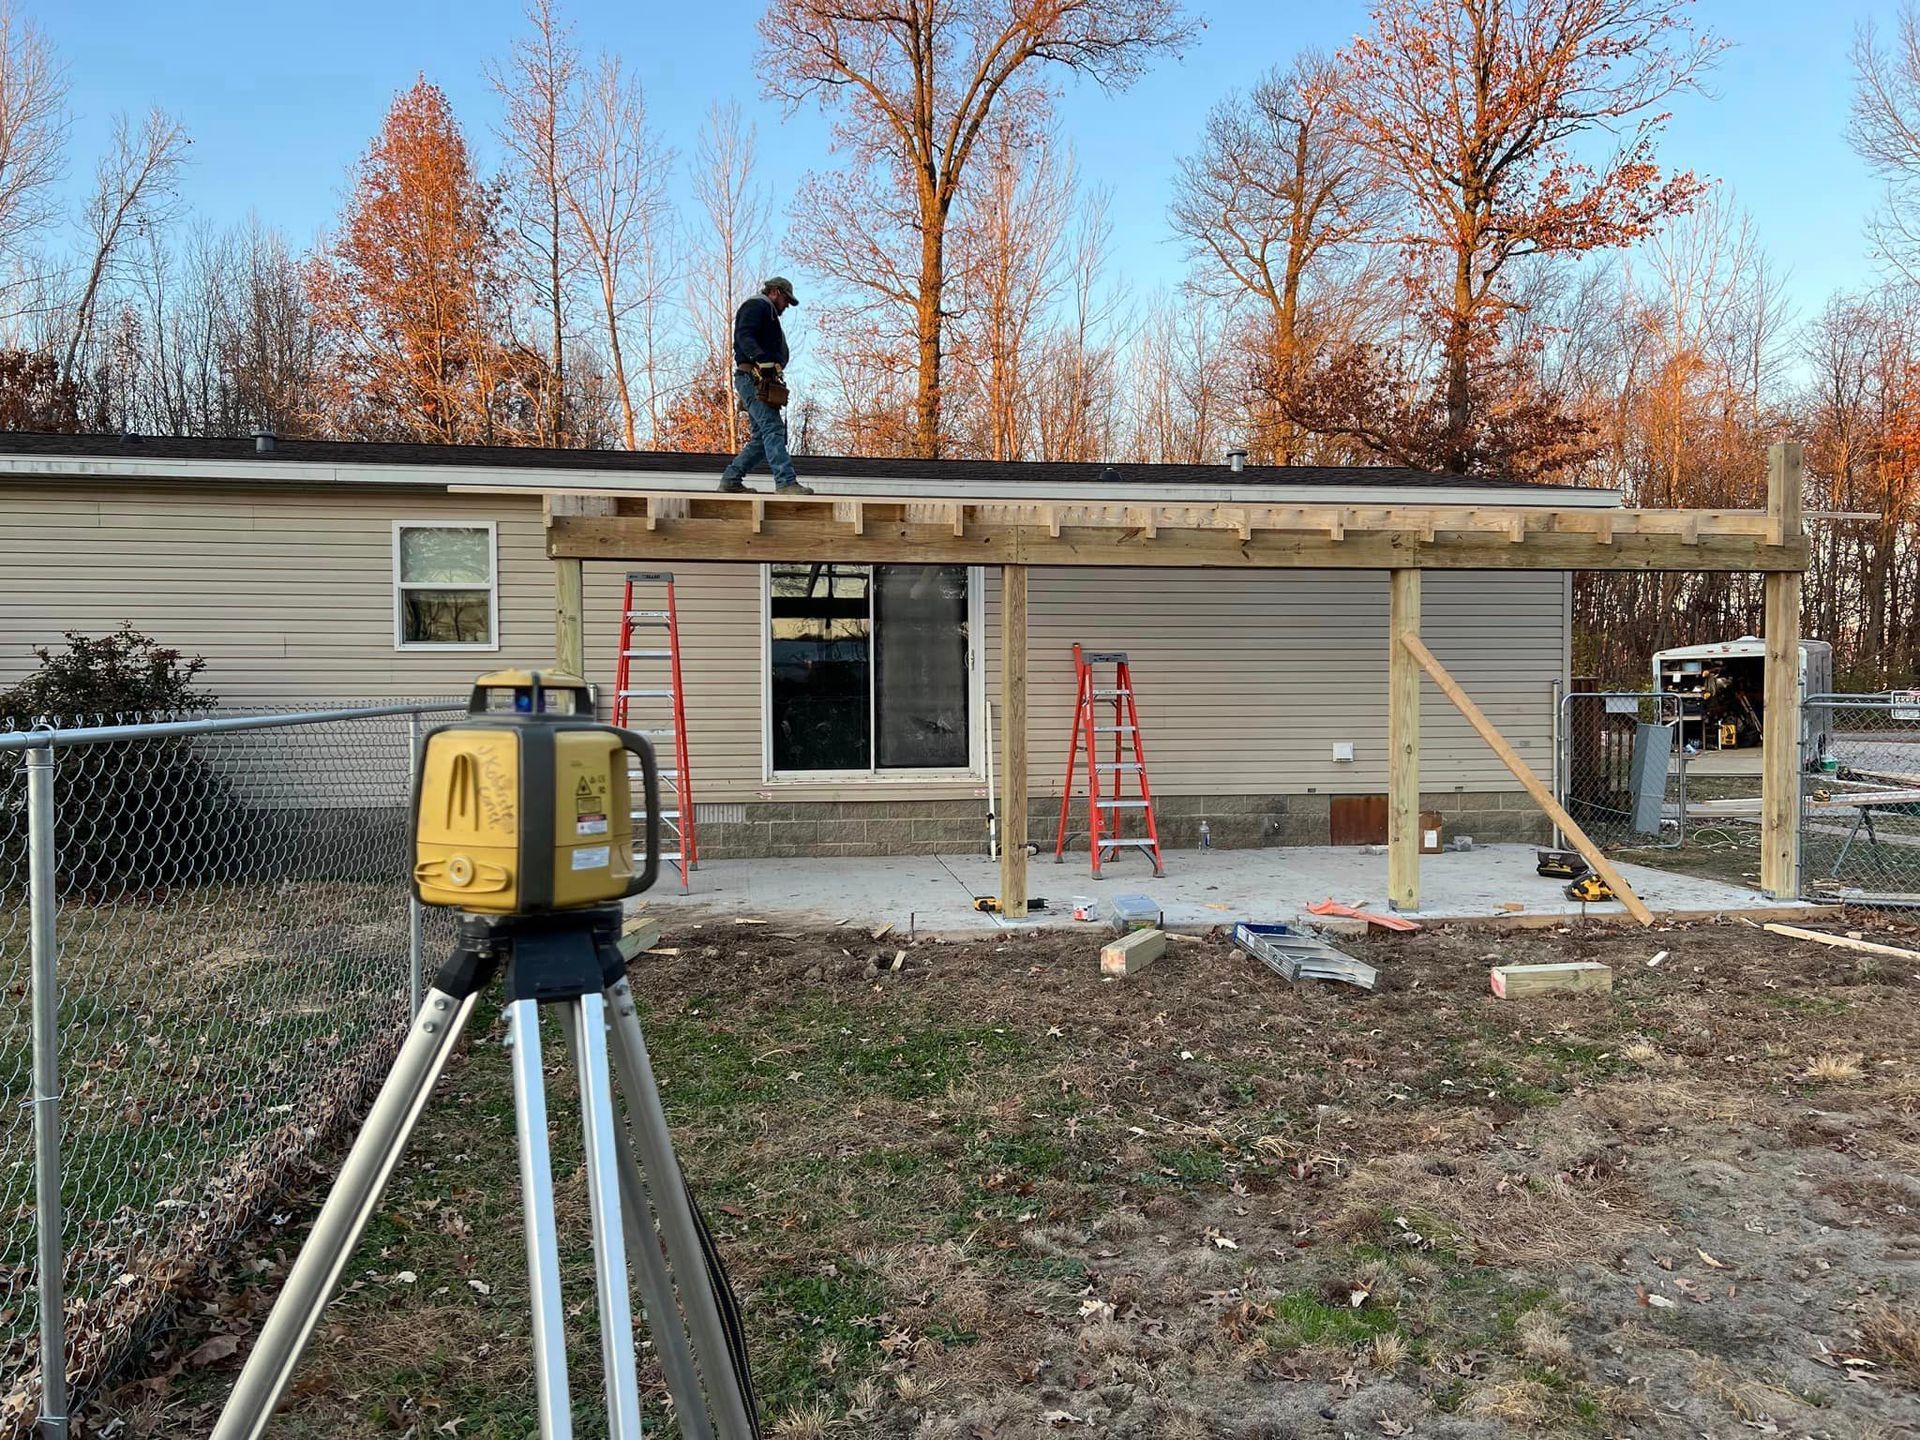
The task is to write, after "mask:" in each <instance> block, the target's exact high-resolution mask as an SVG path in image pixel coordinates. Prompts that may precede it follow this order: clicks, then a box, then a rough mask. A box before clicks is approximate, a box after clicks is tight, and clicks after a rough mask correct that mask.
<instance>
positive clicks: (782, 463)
mask: <svg viewBox="0 0 1920 1440" xmlns="http://www.w3.org/2000/svg"><path fill="white" fill-rule="evenodd" d="M733 393H734V394H736V395H738V396H739V397H740V408H741V409H743V410H745V411H746V412H747V423H748V424H749V425H750V426H752V428H753V434H752V435H751V436H749V437H748V439H747V443H746V444H745V445H742V446H741V447H740V453H739V454H738V455H736V456H734V457H733V463H732V464H731V465H729V466H727V468H726V471H725V473H724V474H723V475H722V476H721V477H720V478H721V479H722V480H724V481H726V482H727V483H728V484H731V483H732V482H734V481H735V480H738V479H739V478H740V477H741V476H743V475H745V474H746V473H747V472H748V471H749V470H751V469H753V467H754V466H756V465H758V464H759V463H760V462H761V461H762V460H764V461H766V463H767V468H768V469H769V470H771V471H772V472H773V483H774V486H775V487H776V488H777V489H781V490H784V489H786V488H787V487H788V486H789V485H793V484H797V483H798V481H797V478H796V477H795V475H794V473H793V458H792V457H791V456H790V455H788V454H787V419H786V416H784V415H782V414H781V413H780V412H779V411H778V410H776V409H775V408H774V407H773V406H771V405H769V404H767V403H766V401H764V400H762V399H761V398H760V397H759V396H758V395H757V394H755V393H754V389H753V377H752V376H751V375H748V374H745V373H743V372H741V371H738V370H736V371H734V372H733Z"/></svg>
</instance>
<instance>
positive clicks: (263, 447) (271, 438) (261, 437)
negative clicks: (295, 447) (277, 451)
mask: <svg viewBox="0 0 1920 1440" xmlns="http://www.w3.org/2000/svg"><path fill="white" fill-rule="evenodd" d="M279 438H280V437H279V436H278V435H275V434H274V433H273V431H271V430H256V431H254V432H253V453H254V454H256V455H271V454H272V453H273V447H274V445H275V444H276V443H277V442H278V441H279Z"/></svg>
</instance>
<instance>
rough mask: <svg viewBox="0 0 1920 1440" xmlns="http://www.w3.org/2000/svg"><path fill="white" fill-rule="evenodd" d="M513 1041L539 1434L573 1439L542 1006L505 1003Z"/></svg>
mask: <svg viewBox="0 0 1920 1440" xmlns="http://www.w3.org/2000/svg"><path fill="white" fill-rule="evenodd" d="M507 1026H508V1031H509V1034H510V1035H511V1037H512V1042H513V1113H514V1122H515V1125H516V1127H517V1128H518V1130H519V1134H520V1208H521V1216H522V1221H523V1223H524V1224H525V1225H526V1227H527V1286H528V1291H529V1295H528V1298H529V1301H530V1303H531V1308H532V1311H533V1388H534V1396H535V1402H536V1405H537V1408H538V1410H539V1413H540V1437H541V1440H572V1436H573V1408H572V1404H571V1402H570V1400H569V1398H568V1395H567V1332H566V1312H565V1310H564V1308H563V1307H562V1304H561V1299H560V1244H559V1240H558V1239H557V1237H556V1234H555V1228H554V1226H555V1220H554V1211H553V1155H552V1149H551V1146H550V1144H549V1141H548V1138H547V1092H546V1077H545V1076H544V1075H543V1074H542V1073H541V1068H540V1006H539V1002H538V1001H534V1000H515V1001H514V1002H512V1003H511V1004H510V1005H508V1006H507Z"/></svg>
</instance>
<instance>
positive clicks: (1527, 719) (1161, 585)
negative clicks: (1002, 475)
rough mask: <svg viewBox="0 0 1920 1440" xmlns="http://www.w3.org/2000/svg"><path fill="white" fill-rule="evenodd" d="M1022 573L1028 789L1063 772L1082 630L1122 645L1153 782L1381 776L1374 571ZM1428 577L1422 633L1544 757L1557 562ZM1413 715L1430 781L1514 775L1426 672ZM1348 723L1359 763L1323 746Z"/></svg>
mask: <svg viewBox="0 0 1920 1440" xmlns="http://www.w3.org/2000/svg"><path fill="white" fill-rule="evenodd" d="M997 582H998V577H997V575H996V576H994V577H993V583H992V586H991V587H990V591H989V601H988V628H989V630H990V631H991V632H992V641H991V643H992V644H993V646H994V647H995V652H994V653H995V655H996V662H995V665H994V668H993V669H992V670H990V671H989V678H988V684H989V693H990V694H991V695H997V693H998V689H999V676H998V664H997V647H998V643H999V637H998V619H999V605H998V603H997V601H998V596H997ZM1027 583H1028V611H1029V614H1028V652H1029V670H1028V679H1027V691H1028V708H1029V716H1030V727H1029V736H1030V747H1031V748H1030V758H1029V762H1028V763H1029V772H1030V775H1029V780H1030V788H1031V790H1032V791H1033V792H1034V793H1035V794H1053V795H1057V794H1059V793H1060V787H1061V782H1062V780H1063V779H1064V777H1065V772H1066V763H1067V737H1068V735H1069V733H1070V730H1071V726H1072V722H1073V700H1074V675H1073V659H1072V651H1073V644H1074V642H1075V641H1079V642H1080V643H1081V645H1083V646H1084V647H1085V648H1087V649H1089V650H1124V651H1126V652H1127V655H1128V657H1129V661H1130V663H1131V667H1132V671H1133V680H1134V687H1135V691H1136V693H1137V695H1138V701H1139V708H1140V726H1141V730H1142V733H1143V737H1144V742H1145V747H1146V754H1147V766H1148V770H1149V772H1150V774H1151V777H1152V780H1153V787H1154V790H1155V791H1156V792H1157V793H1160V794H1166V795H1218V794H1282V793H1289V792H1292V793H1298V792H1301V791H1305V790H1308V789H1316V790H1319V791H1322V792H1325V793H1348V794H1351V793H1369V792H1383V791H1384V790H1385V789H1386V783H1387V709H1386V700H1387V670H1386V667H1387V650H1386V634H1387V577H1386V575H1385V574H1384V573H1381V572H1377V571H1364V570H1357V571H1340V570H1274V571H1264V572H1261V571H1229V570H1188V571H1155V572H1137V571H1127V570H1034V571H1031V572H1029V576H1028V582H1027ZM1424 588H1425V594H1424V606H1423V608H1424V626H1423V631H1424V638H1425V639H1426V641H1427V644H1428V645H1429V646H1430V647H1431V648H1432V650H1433V652H1434V654H1435V655H1436V656H1437V657H1439V659H1440V661H1441V663H1442V664H1444V665H1446V666H1447V668H1448V669H1449V670H1450V671H1451V672H1452V673H1453V674H1454V676H1455V677H1456V678H1457V679H1458V680H1459V681H1460V683H1461V684H1462V685H1463V686H1464V687H1465V688H1466V690H1467V692H1468V693H1469V694H1470V695H1472V696H1473V697H1474V699H1475V700H1476V701H1477V702H1478V703H1479V704H1480V706H1481V708H1482V709H1484V710H1485V711H1486V712H1487V715H1488V716H1489V718H1491V719H1492V721H1493V722H1494V724H1495V725H1497V726H1499V727H1500V729H1501V731H1502V733H1503V734H1505V735H1506V737H1507V738H1508V739H1509V740H1510V741H1512V743H1513V745H1514V746H1515V748H1516V749H1517V750H1518V751H1519V752H1520V754H1521V755H1522V756H1524V757H1526V758H1527V760H1529V761H1530V762H1531V763H1532V765H1533V766H1534V768H1535V769H1536V770H1537V771H1538V772H1539V773H1540V774H1542V775H1546V774H1548V773H1549V772H1550V770H1551V761H1550V758H1549V756H1550V752H1551V749H1552V715H1553V705H1552V694H1551V687H1552V683H1553V681H1554V680H1555V679H1557V678H1561V677H1562V676H1563V675H1564V671H1565V665H1566V644H1567V630H1566V626H1567V613H1566V610H1567V607H1566V584H1565V581H1564V578H1563V577H1562V576H1560V575H1559V574H1555V573H1531V574H1530V573H1526V572H1505V571H1501V572H1483V571H1429V572H1428V573H1427V575H1426V577H1425V587H1424ZM1421 720H1422V725H1421V732H1422V733H1421V738H1422V747H1421V762H1422V784H1423V787H1424V788H1425V789H1426V790H1428V791H1440V790H1452V789H1456V788H1458V789H1465V790H1481V791H1484V790H1505V789H1518V788H1519V786H1518V784H1517V782H1516V781H1515V780H1514V779H1513V777H1512V776H1511V775H1510V774H1508V773H1507V770H1506V768H1505V767H1504V766H1502V765H1501V764H1500V762H1499V761H1498V760H1497V759H1495V758H1494V756H1493V754H1492V752H1491V751H1489V750H1488V749H1487V747H1486V746H1485V745H1484V744H1483V743H1482V742H1481V740H1480V738H1479V737H1478V736H1477V735H1475V734H1474V733H1473V731H1472V729H1471V728H1470V727H1469V726H1468V725H1467V723H1466V721H1465V720H1464V719H1462V718H1461V716H1460V715H1459V713H1458V712H1457V711H1455V710H1454V708H1453V706H1452V705H1450V704H1449V703H1448V702H1447V700H1446V697H1445V696H1443V695H1441V694H1440V693H1439V692H1438V691H1437V690H1435V689H1434V688H1433V686H1432V685H1431V684H1425V685H1423V687H1422V695H1421ZM1341 740H1351V741H1352V742H1353V747H1354V759H1353V761H1352V763H1345V762H1337V761H1335V760H1334V759H1333V746H1334V743H1335V742H1336V741H1341ZM1080 783H1082V784H1084V783H1085V782H1084V777H1082V779H1081V782H1080Z"/></svg>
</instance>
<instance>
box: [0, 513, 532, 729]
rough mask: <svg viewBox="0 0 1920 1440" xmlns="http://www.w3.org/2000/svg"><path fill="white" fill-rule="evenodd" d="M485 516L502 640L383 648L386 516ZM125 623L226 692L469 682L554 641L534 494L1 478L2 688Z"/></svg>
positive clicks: (366, 690)
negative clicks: (225, 488) (92, 484)
mask: <svg viewBox="0 0 1920 1440" xmlns="http://www.w3.org/2000/svg"><path fill="white" fill-rule="evenodd" d="M407 520H426V521H437V522H439V521H474V522H478V521H485V520H494V521H497V522H498V531H497V535H498V554H499V574H498V577H497V579H498V584H499V592H498V594H499V606H500V615H499V639H500V647H499V649H498V650H497V651H495V650H489V649H485V648H479V647H476V648H474V649H471V650H443V651H422V650H396V649H395V648H394V592H393V526H394V522H395V521H407ZM123 620H126V621H131V622H132V623H133V625H134V627H135V628H136V629H139V630H143V631H145V632H146V633H148V634H150V635H152V636H153V637H154V638H155V639H158V640H160V641H162V642H164V643H166V644H168V645H172V646H175V647H177V648H178V649H181V650H184V651H186V652H187V653H189V654H198V655H204V656H205V657H206V658H207V661H208V665H207V669H206V671H205V672H204V674H203V675H202V677H201V679H202V683H204V684H206V685H207V686H209V687H210V688H211V689H213V690H214V692H215V693H217V694H218V695H219V696H220V698H221V700H222V701H223V702H224V703H226V704H228V705H235V706H246V705H286V704H291V703H294V702H307V701H317V700H344V701H355V700H374V699H386V698H392V697H398V696H416V695H448V694H455V693H464V692H465V690H466V688H467V686H468V685H469V684H471V683H472V680H473V677H474V675H475V674H476V673H477V672H479V671H481V670H485V669H491V668H496V667H498V666H500V665H502V664H522V663H531V662H535V661H539V660H541V659H543V658H544V659H545V660H546V661H548V662H549V663H550V662H551V659H552V652H553V582H552V579H551V573H550V567H549V564H548V562H547V560H546V557H545V549H544V537H543V534H542V531H541V523H540V508H539V505H538V503H537V502H531V503H526V504H520V503H508V504H500V503H496V502H493V501H491V500H489V499H482V498H480V497H473V498H467V497H461V496H448V495H445V494H436V493H434V492H431V491H424V490H423V491H418V492H401V493H370V492H366V491H353V492H347V493H326V492H315V491H307V492H298V491H282V492H279V493H277V494H274V495H265V494H260V493H257V492H254V493H235V492H220V491H207V490H192V489H188V488H187V487H186V486H184V485H182V486H180V487H177V488H176V487H161V486H157V485H144V486H127V487H124V488H103V489H101V490H98V491H93V492H79V491H77V490H75V489H74V488H72V487H62V488H61V489H59V490H58V491H53V490H48V489H41V490H35V489H34V488H32V487H21V486H13V485H9V486H5V487H0V637H4V639H0V684H4V683H7V682H10V681H12V680H15V679H18V678H19V676H21V675H22V674H25V673H27V672H28V671H30V670H31V669H32V668H33V663H34V662H33V658H32V655H31V647H32V646H34V645H36V644H39V645H55V646H56V647H57V645H58V642H59V639H60V636H61V634H62V632H64V631H66V630H84V631H88V632H91V633H96V634H97V633H101V632H104V631H107V630H111V629H113V628H115V627H116V626H118V625H119V624H120V623H121V622H122V621H123Z"/></svg>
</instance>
